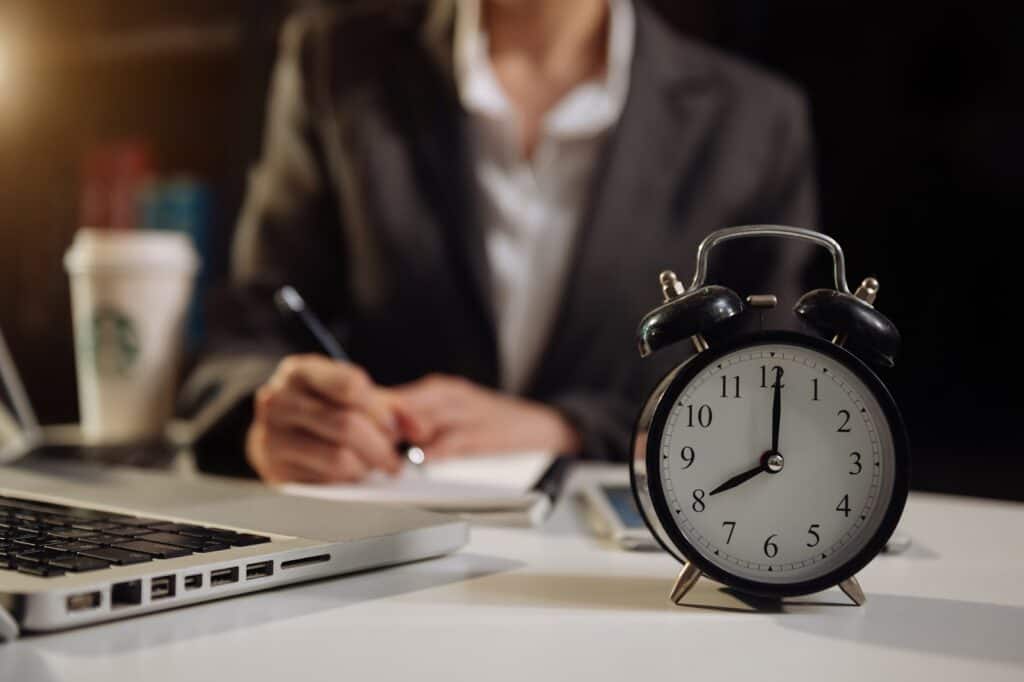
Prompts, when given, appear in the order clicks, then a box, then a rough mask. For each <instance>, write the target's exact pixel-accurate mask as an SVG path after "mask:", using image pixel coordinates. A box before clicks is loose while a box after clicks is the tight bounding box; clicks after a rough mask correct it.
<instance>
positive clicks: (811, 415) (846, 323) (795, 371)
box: [630, 225, 909, 605]
mask: <svg viewBox="0 0 1024 682" xmlns="http://www.w3.org/2000/svg"><path fill="white" fill-rule="evenodd" d="M748 237H778V238H788V239H799V240H804V241H809V242H812V243H814V244H817V245H820V246H823V247H824V248H826V249H828V251H829V252H830V253H831V254H832V259H833V264H834V276H835V288H834V289H818V290H815V291H811V292H809V293H807V294H805V295H804V296H803V297H801V298H800V300H799V302H798V303H797V304H796V307H795V308H794V313H795V314H796V316H797V317H798V318H800V319H802V320H803V321H804V322H805V323H807V326H809V327H810V328H811V329H813V330H814V331H815V333H798V332H792V331H781V330H776V331H772V330H767V331H765V330H762V331H760V332H756V333H753V334H748V335H738V336H736V337H734V338H729V337H728V336H727V335H726V337H725V338H724V339H723V340H719V337H721V336H722V334H715V335H714V338H715V339H716V340H715V343H714V345H710V344H709V342H708V340H707V338H708V336H710V335H711V334H710V332H711V331H712V330H713V329H715V328H716V327H717V328H718V330H719V331H720V330H722V329H729V328H730V327H726V326H724V325H725V324H726V323H727V322H728V321H730V320H733V319H734V318H737V317H738V316H740V315H742V314H743V313H744V311H745V310H747V309H748V308H758V307H772V306H774V305H775V304H776V297H775V296H774V295H771V294H765V295H758V296H750V297H748V298H747V299H746V300H745V301H744V300H742V299H741V298H740V297H739V296H738V295H737V294H736V293H735V292H734V291H732V290H730V289H728V288H726V287H724V286H719V285H714V284H707V283H706V282H705V279H706V273H707V265H708V258H709V256H710V254H711V252H712V251H713V250H714V248H715V246H717V245H718V244H721V243H722V242H725V241H729V240H734V239H740V238H748ZM660 283H661V286H662V291H663V294H664V299H665V300H664V302H663V303H662V304H661V305H660V306H658V307H657V308H655V309H654V310H652V311H651V312H650V313H648V314H647V315H646V316H645V317H644V318H643V320H642V322H641V323H640V327H639V331H638V339H637V340H638V345H639V349H640V354H641V356H647V355H649V354H651V353H653V352H655V351H657V350H659V349H660V348H663V347H665V346H667V345H669V344H671V343H675V342H677V341H682V340H687V339H689V340H690V341H691V342H692V343H693V344H694V346H695V348H696V351H697V353H696V354H695V355H693V356H692V357H690V358H689V359H688V360H687V361H685V362H683V363H682V364H680V365H678V366H677V367H676V368H675V369H673V370H672V371H671V372H670V373H669V374H668V375H667V376H665V377H664V379H663V380H662V381H661V382H660V383H659V385H658V386H657V387H656V388H655V389H654V391H653V392H652V393H651V395H650V397H649V398H648V400H647V402H646V404H645V405H644V407H643V410H642V411H641V413H640V416H639V418H638V420H637V426H636V430H635V433H634V437H633V453H632V458H631V467H630V470H631V479H632V485H633V494H634V495H635V497H636V501H637V505H638V507H639V508H640V510H641V512H642V514H643V517H644V520H645V521H646V523H647V525H648V527H649V528H650V530H651V532H652V533H653V534H654V537H655V538H656V539H657V540H658V542H659V543H660V544H661V545H662V546H663V547H664V548H665V549H666V550H667V551H668V552H669V553H670V554H672V555H673V556H674V557H676V558H677V559H678V560H679V561H681V562H683V564H684V568H683V570H682V572H681V573H680V574H679V577H678V579H677V580H676V583H675V586H674V587H673V589H672V591H671V598H672V600H673V601H674V602H676V603H677V604H678V603H681V601H682V599H683V597H684V596H685V594H686V593H687V591H689V589H690V588H691V587H692V586H693V585H694V583H695V582H696V581H697V579H698V578H699V577H700V576H701V575H706V576H708V577H710V578H712V579H714V580H716V581H718V582H720V583H723V584H724V585H726V586H728V587H730V588H733V589H735V590H738V591H741V592H745V593H749V594H753V595H757V596H760V597H768V598H782V597H785V596H791V595H800V594H809V593H812V592H817V591H820V590H824V589H827V588H829V587H832V586H834V585H838V586H839V587H840V588H841V589H842V590H843V592H844V593H846V595H847V596H849V597H850V599H852V600H853V601H854V602H855V603H857V604H858V605H859V604H862V603H863V602H864V601H865V597H864V593H863V591H862V590H861V588H860V585H859V584H858V583H857V580H856V577H855V576H856V573H857V572H858V571H859V570H860V569H862V568H863V567H864V566H865V565H866V564H867V563H868V562H869V561H871V559H872V558H874V557H875V556H876V555H877V554H878V553H879V551H880V550H881V549H882V548H883V547H884V545H885V543H886V541H887V540H888V539H889V537H890V535H892V532H893V530H894V529H895V528H896V524H897V522H898V521H899V519H900V515H901V514H902V512H903V507H904V504H905V502H906V498H907V489H908V476H909V454H908V450H909V446H908V440H907V435H906V429H905V427H904V423H903V418H902V417H901V415H900V411H899V409H898V408H897V406H896V403H895V402H894V401H893V399H892V396H891V395H890V393H889V391H888V390H886V388H885V386H884V385H883V384H882V382H881V381H880V380H879V378H878V376H877V375H876V374H875V372H874V371H873V370H872V368H871V366H869V365H874V366H881V367H891V366H892V365H893V357H894V355H895V353H896V351H897V349H898V346H899V341H900V338H899V333H898V331H897V330H896V327H895V326H894V325H893V323H892V322H890V321H889V320H888V319H887V318H886V317H885V316H884V315H882V314H881V313H880V312H878V311H877V310H876V309H875V308H874V306H873V305H872V304H873V303H874V299H875V296H876V295H877V292H878V282H877V281H876V280H874V279H867V280H864V282H863V283H862V284H861V286H860V287H859V288H858V289H857V291H856V292H855V293H850V290H849V288H848V286H847V283H846V265H845V259H844V256H843V251H842V249H841V248H840V246H839V244H838V243H837V242H836V241H835V240H833V239H831V238H830V237H828V236H826V235H824V234H821V233H818V232H814V231H812V230H806V229H802V228H795V227H783V226H774V225H755V226H745V227H736V228H729V229H725V230H720V231H718V232H714V233H712V234H711V235H709V236H708V237H707V238H706V239H705V240H704V241H703V242H701V244H700V246H699V248H698V250H697V265H696V273H695V275H694V278H693V282H692V283H691V285H690V287H689V289H684V287H683V286H682V285H681V284H680V282H679V281H678V279H677V278H676V276H675V274H674V273H672V272H670V271H666V272H663V273H661V277H660ZM819 334H820V336H819Z"/></svg>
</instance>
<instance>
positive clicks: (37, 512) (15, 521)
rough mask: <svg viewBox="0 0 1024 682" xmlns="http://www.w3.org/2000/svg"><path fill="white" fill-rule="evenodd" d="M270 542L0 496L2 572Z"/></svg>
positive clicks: (93, 567)
mask: <svg viewBox="0 0 1024 682" xmlns="http://www.w3.org/2000/svg"><path fill="white" fill-rule="evenodd" d="M264 542H270V538H268V537H265V536H263V535H252V534H250V533H236V532H234V531H231V530H226V529H224V528H211V527H207V526H196V525H192V524H186V523H171V522H168V521H166V520H160V519H147V518H142V517H138V516H126V515H124V514H112V513H110V512H104V511H98V510H95V509H88V508H85V507H69V506H66V505H61V504H52V503H49V502H39V501H36V500H22V499H18V498H15V497H4V496H0V570H5V569H6V570H12V571H19V572H21V573H27V574H29V575H34V576H38V577H41V578H51V577H55V576H60V575H64V574H65V573H82V572H85V571H97V570H100V569H103V568H108V567H110V566H125V565H128V564H141V563H143V562H147V561H154V560H159V559H173V558H175V557H180V556H187V555H189V554H194V553H203V554H205V553H209V552H221V551H224V550H226V549H230V548H231V547H246V546H248V545H258V544H261V543H264Z"/></svg>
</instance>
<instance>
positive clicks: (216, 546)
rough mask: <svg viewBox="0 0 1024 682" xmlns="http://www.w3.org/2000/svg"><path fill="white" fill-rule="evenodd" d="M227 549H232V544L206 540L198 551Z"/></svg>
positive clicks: (204, 552)
mask: <svg viewBox="0 0 1024 682" xmlns="http://www.w3.org/2000/svg"><path fill="white" fill-rule="evenodd" d="M225 549H231V545H225V544H223V543H220V542H204V543H203V546H202V547H199V548H198V549H196V551H197V552H200V553H203V554H206V553H207V552H222V551H224V550H225Z"/></svg>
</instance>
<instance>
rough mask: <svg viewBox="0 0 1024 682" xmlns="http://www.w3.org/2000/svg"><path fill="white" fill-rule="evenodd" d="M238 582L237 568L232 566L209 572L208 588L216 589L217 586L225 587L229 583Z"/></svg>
mask: <svg viewBox="0 0 1024 682" xmlns="http://www.w3.org/2000/svg"><path fill="white" fill-rule="evenodd" d="M237 582H238V567H237V566H233V567H231V568H221V569H218V570H216V571H210V587H217V586H218V585H227V584H229V583H237Z"/></svg>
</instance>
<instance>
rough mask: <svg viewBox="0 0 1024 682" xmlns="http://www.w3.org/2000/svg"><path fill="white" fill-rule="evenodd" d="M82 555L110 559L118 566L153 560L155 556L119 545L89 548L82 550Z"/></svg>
mask: <svg viewBox="0 0 1024 682" xmlns="http://www.w3.org/2000/svg"><path fill="white" fill-rule="evenodd" d="M82 556H87V557H90V558H92V559H103V560H104V561H109V562H110V563H112V564H117V565H118V566H126V565H128V564H141V563H143V562H146V561H152V560H153V557H152V556H151V555H149V554H142V553H140V552H130V551H128V550H126V549H118V548H117V547H100V548H99V549H87V550H85V551H83V552H82Z"/></svg>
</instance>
